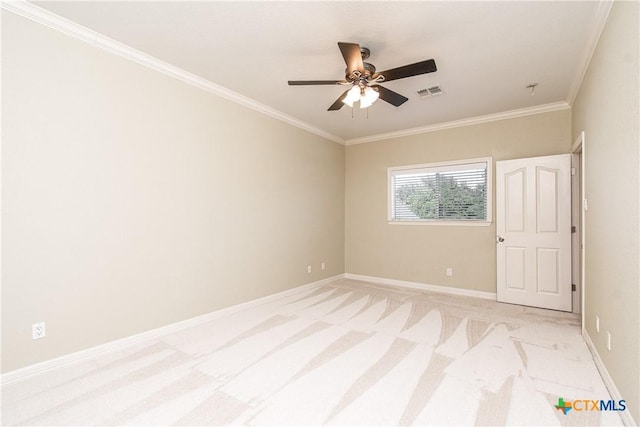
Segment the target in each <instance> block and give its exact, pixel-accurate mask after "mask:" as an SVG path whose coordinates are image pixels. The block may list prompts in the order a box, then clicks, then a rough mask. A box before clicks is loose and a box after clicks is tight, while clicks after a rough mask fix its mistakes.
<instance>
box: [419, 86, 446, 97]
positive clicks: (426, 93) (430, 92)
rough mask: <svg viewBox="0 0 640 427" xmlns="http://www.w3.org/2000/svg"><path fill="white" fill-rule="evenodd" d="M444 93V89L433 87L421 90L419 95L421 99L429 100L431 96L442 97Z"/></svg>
mask: <svg viewBox="0 0 640 427" xmlns="http://www.w3.org/2000/svg"><path fill="white" fill-rule="evenodd" d="M443 93H444V91H443V90H442V87H440V86H431V87H428V88H426V89H420V90H419V91H418V95H420V98H428V97H430V96H438V95H442V94H443Z"/></svg>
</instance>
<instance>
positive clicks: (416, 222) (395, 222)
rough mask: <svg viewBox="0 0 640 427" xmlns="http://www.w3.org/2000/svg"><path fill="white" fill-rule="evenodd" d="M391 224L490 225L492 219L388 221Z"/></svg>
mask: <svg viewBox="0 0 640 427" xmlns="http://www.w3.org/2000/svg"><path fill="white" fill-rule="evenodd" d="M388 223H389V225H437V226H443V225H444V226H451V227H490V226H491V224H492V222H491V221H473V222H471V221H388Z"/></svg>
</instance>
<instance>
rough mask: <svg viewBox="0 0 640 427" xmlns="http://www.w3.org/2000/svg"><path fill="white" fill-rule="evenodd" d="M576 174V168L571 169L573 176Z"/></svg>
mask: <svg viewBox="0 0 640 427" xmlns="http://www.w3.org/2000/svg"><path fill="white" fill-rule="evenodd" d="M575 174H576V168H571V176H573V175H575Z"/></svg>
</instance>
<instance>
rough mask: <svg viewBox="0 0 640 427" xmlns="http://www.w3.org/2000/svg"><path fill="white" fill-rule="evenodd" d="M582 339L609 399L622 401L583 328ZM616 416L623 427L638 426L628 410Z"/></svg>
mask: <svg viewBox="0 0 640 427" xmlns="http://www.w3.org/2000/svg"><path fill="white" fill-rule="evenodd" d="M582 337H583V338H584V341H585V342H586V343H587V347H588V348H589V351H590V352H591V355H592V356H593V361H594V362H595V364H596V368H598V372H600V376H601V377H602V380H603V381H604V385H605V386H606V387H607V390H609V394H610V395H611V398H612V399H613V400H615V401H618V400H622V399H624V398H623V397H622V395H621V394H620V391H619V390H618V387H616V384H615V383H614V382H613V378H611V375H609V371H608V370H607V367H606V366H605V365H604V362H603V361H602V358H601V357H600V353H598V350H597V349H596V346H595V344H593V341H592V340H591V337H590V336H589V333H588V332H587V330H586V329H584V328H582ZM618 414H620V417H621V418H622V422H623V423H624V424H625V425H627V426H637V425H638V424H637V423H636V422H635V421H634V419H633V417H632V416H631V412H629V411H628V410H627V411H622V412H618Z"/></svg>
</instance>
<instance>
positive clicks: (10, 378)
mask: <svg viewBox="0 0 640 427" xmlns="http://www.w3.org/2000/svg"><path fill="white" fill-rule="evenodd" d="M342 278H344V274H338V275H337V276H332V277H327V278H326V279H322V280H318V281H316V282H312V283H307V284H306V285H301V286H298V287H295V288H292V289H288V290H286V291H282V292H278V293H276V294H273V295H267V296H265V297H262V298H258V299H255V300H251V301H247V302H244V303H241V304H237V305H234V306H231V307H227V308H223V309H220V310H216V311H212V312H210V313H207V314H203V315H201V316H196V317H192V318H191V319H186V320H182V321H180V322H176V323H172V324H170V325H166V326H162V327H160V328H157V329H152V330H150V331H146V332H142V333H139V334H136V335H131V336H128V337H124V338H120V339H117V340H115V341H110V342H108V343H105V344H100V345H98V346H95V347H91V348H87V349H85V350H80V351H77V352H74V353H70V354H66V355H64V356H60V357H56V358H55V359H50V360H46V361H44V362H40V363H36V364H33V365H29V366H26V367H24V368H20V369H16V370H14V371H10V372H7V373H5V374H2V381H1V383H2V386H5V385H8V384H11V383H15V382H17V381H22V380H25V379H27V378H29V377H32V376H34V375H38V374H42V373H44V372H47V371H50V370H52V369H56V368H60V367H62V366H68V365H72V364H75V363H78V362H82V361H85V360H87V359H91V358H93V357H96V356H99V355H102V354H105V353H108V352H111V351H114V350H118V349H122V348H123V347H126V346H130V345H133V344H137V343H140V342H142V341H145V340H149V339H153V338H157V337H160V336H162V335H167V334H169V333H172V332H176V331H179V330H181V329H185V328H189V327H192V326H197V325H200V324H202V323H205V322H208V321H210V320H214V319H217V318H220V317H223V316H228V315H230V314H234V313H237V312H239V311H243V310H247V309H250V308H252V307H255V306H258V305H261V304H265V303H269V302H272V301H275V300H277V299H280V298H283V297H287V296H289V295H294V294H296V293H298V292H301V291H304V290H306V289H309V288H313V287H315V286H320V285H324V284H327V283H331V282H333V281H335V280H338V279H342Z"/></svg>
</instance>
